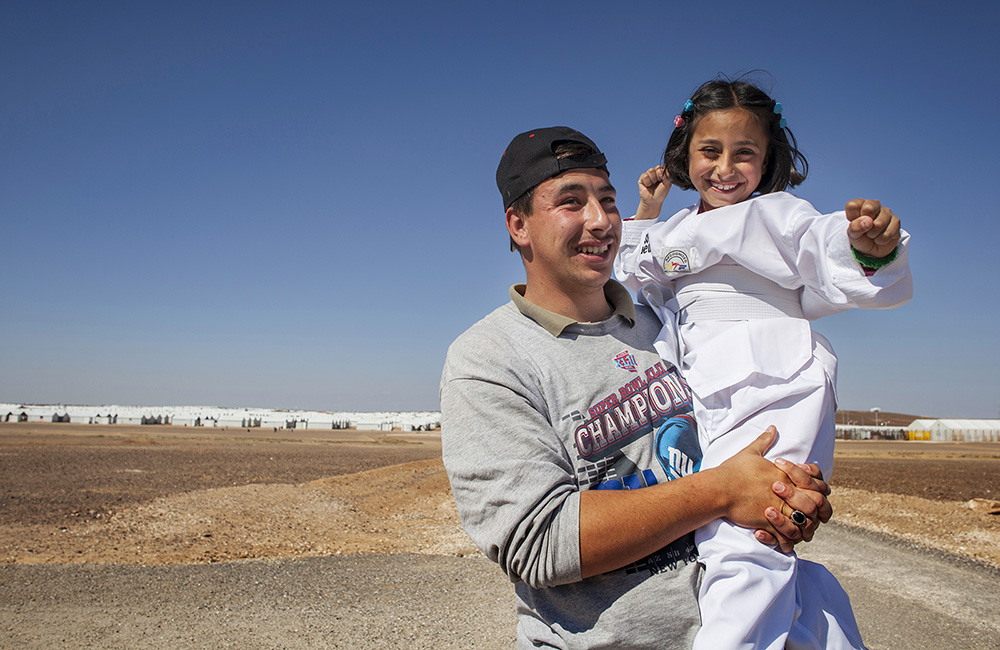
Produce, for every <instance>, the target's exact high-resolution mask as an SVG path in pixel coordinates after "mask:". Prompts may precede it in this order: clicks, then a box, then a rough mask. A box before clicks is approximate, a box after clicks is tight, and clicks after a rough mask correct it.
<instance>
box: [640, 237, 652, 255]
mask: <svg viewBox="0 0 1000 650" xmlns="http://www.w3.org/2000/svg"><path fill="white" fill-rule="evenodd" d="M651 250H653V247H652V246H650V245H649V235H648V234H647V235H643V237H642V248H640V249H639V254H640V255H644V254H646V253H648V252H649V251H651Z"/></svg>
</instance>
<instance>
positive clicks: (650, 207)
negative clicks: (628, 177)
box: [635, 165, 670, 219]
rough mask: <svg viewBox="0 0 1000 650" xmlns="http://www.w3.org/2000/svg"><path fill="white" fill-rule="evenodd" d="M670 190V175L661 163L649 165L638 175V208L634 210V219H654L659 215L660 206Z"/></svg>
mask: <svg viewBox="0 0 1000 650" xmlns="http://www.w3.org/2000/svg"><path fill="white" fill-rule="evenodd" d="M668 192H670V176H669V175H668V174H667V170H665V169H664V168H663V165H658V166H656V167H650V168H649V169H647V170H646V172H645V173H644V174H643V175H642V176H640V177H639V208H638V209H637V210H636V211H635V218H636V219H656V218H657V217H659V216H660V207H661V206H662V205H663V200H664V199H666V198H667V193H668Z"/></svg>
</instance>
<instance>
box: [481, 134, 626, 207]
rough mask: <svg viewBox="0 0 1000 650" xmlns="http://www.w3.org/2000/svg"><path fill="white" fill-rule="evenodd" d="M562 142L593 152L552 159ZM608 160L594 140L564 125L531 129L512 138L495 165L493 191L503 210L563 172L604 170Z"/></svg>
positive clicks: (606, 169)
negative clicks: (495, 172) (495, 188)
mask: <svg viewBox="0 0 1000 650" xmlns="http://www.w3.org/2000/svg"><path fill="white" fill-rule="evenodd" d="M563 142H579V143H581V144H585V145H587V146H588V147H590V148H591V149H593V151H594V153H593V154H591V155H589V156H571V157H568V158H556V154H555V148H556V145H558V144H561V143H563ZM607 164H608V160H607V158H605V157H604V154H603V153H601V150H600V149H598V148H597V145H596V144H594V141H593V140H591V139H590V138H588V137H587V136H585V135H584V134H582V133H580V132H579V131H576V130H574V129H571V128H569V127H566V126H550V127H548V128H545V129H535V130H534V131H527V132H525V133H522V134H521V135H518V136H516V137H515V138H514V139H513V140H511V141H510V144H509V145H507V150H506V151H505V152H504V154H503V158H501V159H500V164H499V165H498V166H497V188H498V189H499V190H500V196H501V197H502V198H503V209H504V210H506V209H507V208H509V207H510V205H511V203H513V202H514V201H516V200H517V199H519V198H520V197H521V195H522V194H524V193H525V192H527V191H528V190H530V189H531V188H533V187H534V186H536V185H538V184H539V183H541V182H542V181H545V180H548V179H550V178H552V177H553V176H558V175H559V174H561V173H562V172H564V171H566V170H567V169H577V168H593V169H601V170H604V171H605V172H607V171H608V167H607Z"/></svg>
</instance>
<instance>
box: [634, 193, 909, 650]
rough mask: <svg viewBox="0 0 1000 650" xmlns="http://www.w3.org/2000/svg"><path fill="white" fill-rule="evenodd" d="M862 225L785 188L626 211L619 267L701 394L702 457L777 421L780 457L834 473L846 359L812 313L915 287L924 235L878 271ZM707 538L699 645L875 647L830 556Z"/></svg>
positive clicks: (726, 531)
mask: <svg viewBox="0 0 1000 650" xmlns="http://www.w3.org/2000/svg"><path fill="white" fill-rule="evenodd" d="M847 226H848V222H847V218H846V216H845V214H844V212H836V213H833V214H829V215H823V214H820V213H819V212H817V211H816V209H815V208H813V206H812V205H810V204H809V203H808V202H807V201H804V200H802V199H799V198H796V197H794V196H792V195H791V194H788V193H786V192H778V193H774V194H766V195H763V196H759V197H755V198H752V199H749V200H747V201H743V202H741V203H738V204H736V205H732V206H726V207H722V208H716V209H714V210H710V211H708V212H704V213H701V214H699V213H698V208H697V206H694V207H692V208H688V209H686V210H682V211H680V212H678V213H677V214H675V215H674V216H672V217H671V218H670V219H668V220H667V221H652V220H648V221H646V220H644V221H637V220H633V221H626V222H624V224H623V229H622V243H621V249H620V251H619V253H618V258H617V259H616V261H615V272H616V274H617V276H618V278H619V279H620V280H622V281H623V282H624V283H625V284H626V285H628V286H629V287H630V288H632V289H633V290H635V291H636V293H637V296H638V298H639V301H640V302H644V303H647V304H649V305H650V306H651V307H653V308H654V309H655V310H656V311H657V313H658V314H659V316H660V319H661V320H662V321H663V323H664V325H663V329H662V330H661V331H660V334H659V336H658V337H657V341H656V343H655V345H656V348H657V350H658V351H659V353H660V355H661V356H662V357H663V358H664V359H666V360H667V361H670V362H671V363H673V364H674V365H675V366H676V367H677V368H680V369H681V371H682V373H683V374H684V375H685V378H686V379H687V382H688V384H689V385H690V387H691V390H692V392H693V394H694V411H695V419H696V420H697V423H698V430H699V438H700V440H701V446H702V452H703V454H704V456H703V458H702V465H701V467H702V469H705V468H709V467H716V466H718V465H719V464H721V463H722V461H724V460H726V459H727V458H729V457H731V456H732V455H734V454H735V453H736V452H738V451H740V450H741V449H743V448H744V447H745V446H746V445H748V444H749V443H750V442H751V441H753V440H754V439H756V438H757V436H759V435H760V434H761V433H762V432H763V431H764V429H766V428H767V426H768V425H771V424H773V425H775V427H777V429H778V441H777V442H776V443H775V445H774V447H773V448H772V449H771V450H770V451H768V453H767V456H768V458H771V459H774V458H778V457H781V458H787V459H790V460H792V461H795V462H817V463H818V464H819V465H820V467H821V468H822V470H823V475H824V477H826V478H829V476H830V471H831V468H832V464H833V442H834V413H835V412H836V393H835V391H836V377H837V358H836V356H835V354H834V352H833V349H832V348H831V347H830V344H829V342H827V340H826V339H825V338H823V337H822V336H821V335H819V334H817V333H815V332H813V331H812V329H811V328H810V326H809V322H808V321H809V320H812V319H816V318H819V317H820V316H825V315H827V314H833V313H836V312H839V311H843V310H846V309H850V308H853V307H862V308H876V309H878V308H889V307H894V306H897V305H900V304H902V303H904V302H906V301H907V300H909V299H910V297H911V296H912V294H913V283H912V279H911V277H910V271H909V264H908V262H907V245H908V240H909V235H908V234H907V233H905V232H904V233H902V239H901V241H900V243H899V246H898V251H897V257H896V259H895V260H894V261H893V262H891V263H890V264H888V265H887V266H885V267H883V268H881V269H879V270H878V271H877V272H875V274H874V275H871V276H868V277H866V275H865V272H864V270H863V269H862V268H861V265H860V264H859V263H858V262H857V261H855V259H854V257H853V256H852V254H851V248H850V242H849V240H848V237H847ZM696 539H697V543H698V551H699V555H700V559H701V561H702V562H703V563H704V565H705V575H704V579H703V581H702V586H701V593H700V595H699V607H700V608H701V613H702V623H703V624H702V628H701V631H700V632H699V633H698V637H697V639H696V641H695V648H696V650H729V649H732V648H747V649H748V650H749V649H750V648H753V649H755V650H758V649H763V648H773V649H775V650H780V649H782V648H786V647H787V648H793V649H799V648H810V649H812V648H815V649H817V650H819V649H829V648H863V647H864V646H863V645H862V642H861V636H860V633H859V632H858V628H857V624H856V622H855V620H854V615H853V613H852V612H851V605H850V602H849V600H848V598H847V594H846V593H844V591H843V589H842V588H841V587H840V584H839V583H838V582H837V580H836V578H834V577H833V575H832V574H830V573H829V571H827V570H826V569H825V568H824V567H822V566H821V565H818V564H815V563H812V562H808V561H805V560H799V559H797V558H796V557H795V556H794V555H785V554H783V553H781V552H780V551H777V550H774V549H772V548H770V547H768V546H765V545H763V544H761V543H759V542H758V541H756V539H754V537H753V533H752V531H749V530H747V529H744V528H739V527H737V526H734V525H732V524H730V523H729V522H727V521H725V520H722V519H720V520H716V521H715V522H713V523H711V524H709V525H707V526H705V527H703V528H701V529H699V530H698V531H697V533H696Z"/></svg>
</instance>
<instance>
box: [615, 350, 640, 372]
mask: <svg viewBox="0 0 1000 650" xmlns="http://www.w3.org/2000/svg"><path fill="white" fill-rule="evenodd" d="M615 365H616V366H618V367H619V368H621V369H622V370H628V371H629V372H639V369H638V368H636V365H635V357H634V356H632V353H631V352H629V351H628V350H625V351H624V352H621V353H619V354H618V355H617V356H616V357H615Z"/></svg>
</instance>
